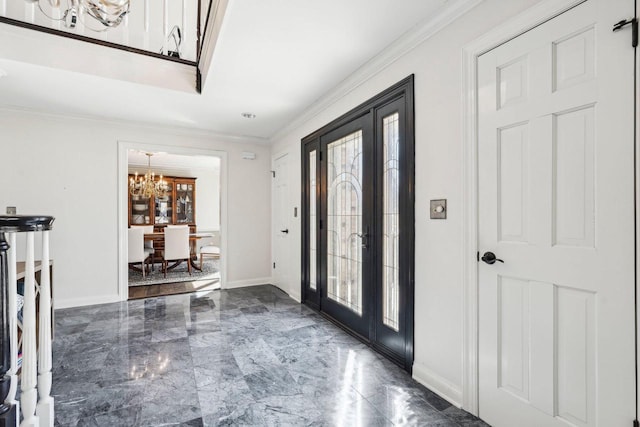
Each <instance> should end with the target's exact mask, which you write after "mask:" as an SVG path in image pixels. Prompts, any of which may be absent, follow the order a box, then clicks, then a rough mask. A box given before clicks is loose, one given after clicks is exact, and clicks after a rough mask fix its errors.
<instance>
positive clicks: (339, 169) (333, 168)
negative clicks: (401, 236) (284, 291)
mask: <svg viewBox="0 0 640 427" xmlns="http://www.w3.org/2000/svg"><path fill="white" fill-rule="evenodd" d="M361 183H362V131H358V132H355V133H352V134H350V135H347V136H345V137H344V138H341V139H339V140H337V141H334V142H332V143H331V144H329V145H328V152H327V296H328V297H329V298H331V299H333V300H335V301H337V302H339V303H340V304H343V305H345V306H346V307H348V308H349V309H351V310H353V311H355V312H356V313H358V314H362V185H361Z"/></svg>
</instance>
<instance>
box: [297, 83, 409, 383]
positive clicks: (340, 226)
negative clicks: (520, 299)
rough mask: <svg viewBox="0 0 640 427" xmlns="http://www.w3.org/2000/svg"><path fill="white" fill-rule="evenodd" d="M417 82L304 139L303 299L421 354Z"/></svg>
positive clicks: (369, 335) (393, 346)
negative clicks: (416, 344) (416, 345)
mask: <svg viewBox="0 0 640 427" xmlns="http://www.w3.org/2000/svg"><path fill="white" fill-rule="evenodd" d="M412 92H413V80H412V77H410V78H408V79H406V80H404V81H402V82H400V83H399V84H397V85H396V86H394V87H392V88H390V89H388V90H387V91H385V92H384V93H382V94H380V95H379V96H378V97H376V98H374V99H373V100H371V101H369V102H367V103H365V104H363V105H362V106H360V107H358V108H356V109H355V110H353V111H352V112H350V113H348V114H347V115H345V116H343V117H342V118H340V119H338V120H336V121H334V122H332V123H331V124H329V125H327V126H325V127H323V128H322V129H320V130H319V131H317V132H315V133H314V134H312V135H310V136H309V137H307V138H305V139H304V140H303V144H304V146H303V148H304V149H303V173H302V176H303V197H304V200H303V207H304V209H303V242H302V243H303V251H302V252H303V260H302V261H303V262H302V264H303V283H302V294H303V299H304V302H305V303H307V304H308V305H310V306H312V307H314V308H316V309H318V310H320V311H321V312H323V313H324V314H326V315H327V316H329V317H330V318H331V319H333V320H334V321H336V322H338V323H340V324H341V325H343V326H344V327H346V328H348V329H350V330H351V331H352V332H354V333H356V334H357V335H358V336H359V337H361V338H362V339H363V340H365V341H366V342H368V343H370V344H371V345H372V346H373V347H374V348H376V349H377V350H379V351H380V352H382V353H384V354H385V355H387V356H388V357H390V358H391V359H393V360H394V361H396V362H397V363H399V364H400V365H402V366H403V367H404V368H405V369H407V370H410V369H411V364H412V361H413V240H414V238H413V229H414V226H413V174H414V155H413V105H412Z"/></svg>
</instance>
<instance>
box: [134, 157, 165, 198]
mask: <svg viewBox="0 0 640 427" xmlns="http://www.w3.org/2000/svg"><path fill="white" fill-rule="evenodd" d="M145 155H146V156H147V157H148V159H149V163H148V165H149V169H148V170H147V173H145V174H144V176H140V177H138V172H136V174H135V178H134V177H132V178H130V180H129V193H131V195H132V196H138V197H144V198H145V199H146V198H149V197H152V196H155V197H167V196H168V194H169V185H168V184H167V181H165V180H164V178H163V177H162V175H160V178H159V179H158V180H156V174H155V172H152V171H151V156H153V153H145Z"/></svg>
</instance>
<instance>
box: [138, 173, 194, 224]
mask: <svg viewBox="0 0 640 427" xmlns="http://www.w3.org/2000/svg"><path fill="white" fill-rule="evenodd" d="M131 177H133V175H129V178H131ZM164 181H165V182H166V183H167V188H168V190H167V194H166V196H163V197H148V198H145V197H141V196H133V195H131V194H129V226H131V225H154V226H155V227H156V231H159V229H160V228H162V227H163V226H166V225H175V224H181V225H183V224H186V225H189V226H191V227H190V228H191V229H193V230H195V226H196V178H182V177H170V176H165V177H164Z"/></svg>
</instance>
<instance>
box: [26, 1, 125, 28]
mask: <svg viewBox="0 0 640 427" xmlns="http://www.w3.org/2000/svg"><path fill="white" fill-rule="evenodd" d="M25 1H26V2H27V3H37V4H38V8H39V9H40V10H41V11H42V13H43V14H44V15H45V16H47V17H48V18H50V19H52V20H55V21H63V22H64V25H65V27H67V28H75V27H76V25H77V24H78V20H80V22H82V24H84V26H85V27H86V28H88V29H90V30H93V31H105V30H107V29H109V28H113V27H117V26H118V25H120V23H121V22H122V18H124V16H125V15H126V14H127V13H129V5H130V0H66V1H65V0H25ZM61 3H66V6H62V4H61ZM54 15H56V16H59V18H56V17H54ZM87 16H88V17H90V18H91V19H86V18H85V17H87Z"/></svg>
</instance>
